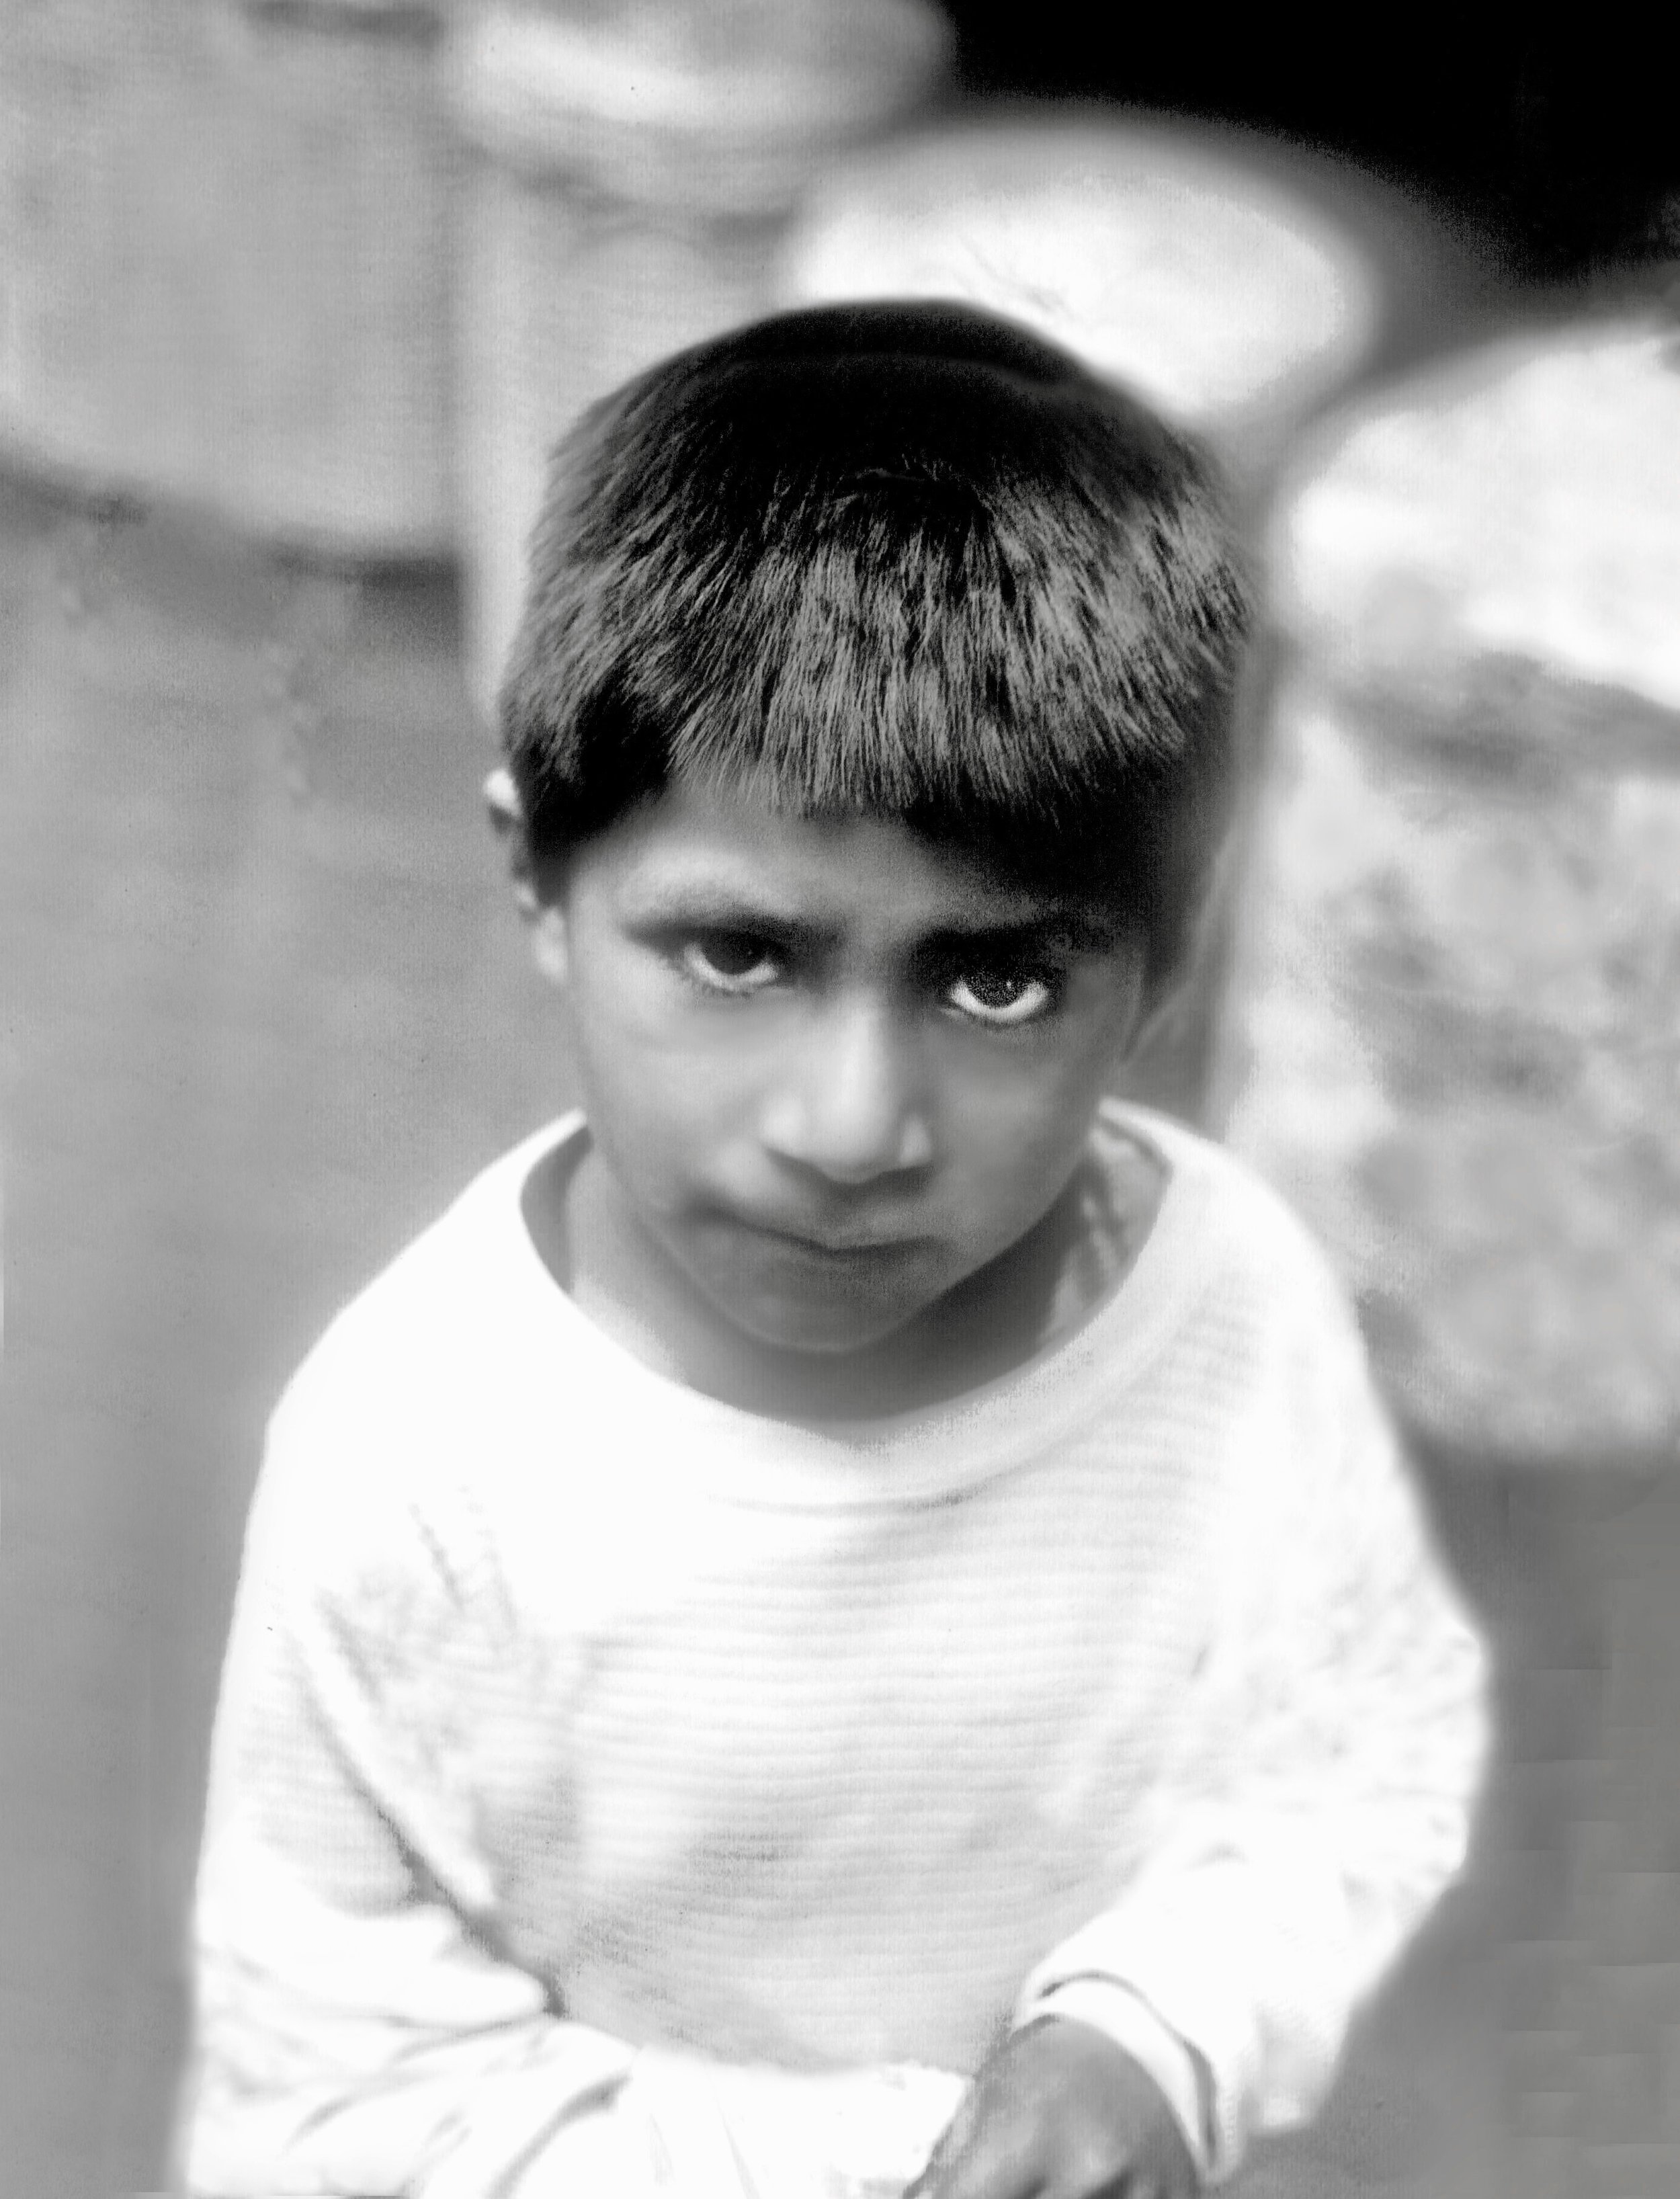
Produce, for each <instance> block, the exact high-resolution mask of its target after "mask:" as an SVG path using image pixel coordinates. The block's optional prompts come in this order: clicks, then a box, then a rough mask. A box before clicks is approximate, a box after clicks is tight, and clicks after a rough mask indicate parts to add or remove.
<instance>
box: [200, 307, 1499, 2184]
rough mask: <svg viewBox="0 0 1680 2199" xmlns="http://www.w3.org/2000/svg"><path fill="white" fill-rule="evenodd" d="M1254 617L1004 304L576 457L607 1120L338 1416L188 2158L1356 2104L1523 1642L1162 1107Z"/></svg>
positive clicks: (578, 889)
mask: <svg viewBox="0 0 1680 2199" xmlns="http://www.w3.org/2000/svg"><path fill="white" fill-rule="evenodd" d="M1244 626H1245V592H1244V586H1243V583H1242V580H1241V578H1240V570H1239V566H1238V562H1237V560H1236V558H1235V557H1234V551H1233V548H1232V545H1231V542H1230V539H1229V536H1228V531H1227V529H1226V527H1225V525H1224V523H1223V522H1222V519H1221V516H1220V509H1219V505H1218V504H1217V501H1216V497H1215V494H1214V493H1213V490H1212V488H1211V487H1210V482H1209V480H1208V477H1207V475H1206V474H1205V471H1204V470H1203V468H1202V466H1201V464H1200V463H1199V460H1198V459H1197V458H1196V457H1195V456H1194V454H1193V452H1191V451H1189V450H1188V449H1187V447H1185V446H1183V445H1182V444H1181V442H1180V441H1179V440H1177V439H1176V438H1175V437H1174V436H1172V435H1170V434H1169V433H1168V432H1167V431H1166V430H1165V429H1164V428H1163V427H1162V426H1161V425H1160V424H1159V423H1157V422H1156V421H1154V420H1153V419H1152V418H1151V417H1148V416H1147V415H1146V414H1145V413H1143V412H1142V411H1140V410H1139V409H1138V408H1137V407H1136V406H1135V405H1132V404H1131V403H1130V402H1129V401H1128V400H1124V399H1123V398H1121V397H1120V396H1118V395H1117V394H1114V393H1113V392H1111V391H1110V390H1108V389H1107V388H1105V387H1104V386H1102V385H1100V384H1099V383H1097V382H1094V381H1093V380H1092V379H1091V378H1089V377H1088V376H1086V375H1085V374H1084V373H1083V371H1082V370H1080V369H1079V368H1078V367H1076V365H1074V364H1073V363H1072V362H1071V361H1070V360H1069V359H1065V358H1064V357H1063V356H1061V355H1060V354H1059V353H1056V352H1054V351H1052V350H1050V349H1048V348H1047V347H1044V346H1043V345H1041V344H1040V343H1039V342H1037V341H1035V340H1034V339H1032V338H1030V337H1029V336H1028V335H1025V334H1024V332H1022V331H1020V330H1015V329H1012V328H1011V327H1009V326H1008V325H1006V324H1001V323H999V322H996V321H994V320H992V319H990V318H986V317H983V316H981V315H978V314H976V313H972V312H966V311H964V310H961V309H959V308H955V307H942V306H924V307H911V306H874V307H859V308H846V309H838V310H828V311H820V312H810V313H804V314H799V315H792V316H788V317H785V318H780V319H778V320H774V321H771V322H767V323H765V324H761V325H759V326H757V327H755V328H753V329H749V330H744V331H741V332H738V333H737V334H736V335H732V336H729V337H726V338H725V339H722V340H721V341H717V342H715V343H713V344H710V345H708V346H705V347H701V348H699V349H697V350H695V351H692V352H691V353H687V354H685V355H684V356H683V357H681V358H679V359H674V360H673V361H670V362H668V363H667V364H666V365H663V366H662V367H660V368H659V369H657V370H655V371H653V372H651V373H650V374H649V375H647V376H644V377H643V378H642V379H641V380H640V381H639V382H636V383H634V384H633V385H632V386H631V387H630V388H628V389H627V390H626V391H624V392H621V394H619V395H618V396H617V397H616V398H615V399H613V400H610V401H609V402H608V403H607V404H605V405H604V406H602V407H599V408H598V410H597V411H596V412H595V413H594V414H592V416H591V417H589V418H588V419H587V420H586V422H585V423H583V425H582V427H581V428H580V429H579V430H578V432H577V433H576V434H575V435H574V436H573V438H572V439H571V441H570V443H569V446H568V447H567V448H566V449H565V450H564V451H563V453H562V457H561V460H560V463H559V464H557V470H556V472H555V475H554V481H553V486H552V489H551V495H550V499H549V503H548V506H547V510H546V513H545V518H544V520H543V522H542V523H541V525H540V528H539V530H538V534H537V537H536V540H535V541H534V551H533V577H532V583H531V589H530V594H529V598H528V608H527V612H526V616H525V621H524V625H523V627H522V632H521V634H520V636H519V638H518V639H517V641H516V645H515V648H514V651H513V656H512V661H511V664H510V670H509V673H508V675H507V680H506V683H505V690H504V697H503V720H504V728H505V738H506V743H507V751H508V769H507V771H506V773H502V774H499V775H498V776H497V778H496V779H494V780H493V801H494V806H495V808H496V810H497V813H498V815H499V820H500V822H501V825H502V827H503V829H504V831H505V832H506V833H507V834H508V835H509V836H510V840H511V843H512V847H513V852H514V859H515V868H516V877H517V880H518V887H519V894H520V898H521V902H522V907H523V908H524V911H525V913H526V914H527V916H528V919H529V920H530V923H531V925H532V927H533V932H534V942H535V948H536V952H537V955H538V959H539V961H540V965H541V966H542V968H543V969H544V970H545V972H546V973H547V975H548V976H549V977H551V979H552V980H553V982H554V983H555V985H556V987H557V990H558V993H559V995H560V998H561V1000H562V1001H563V1006H564V1010H565V1014H566V1019H567V1024H568V1028H569V1041H570V1045H571V1047H572V1050H573V1059H575V1064H576V1069H577V1073H578V1076H579V1079H580V1088H581V1090H582V1092H583V1094H584V1097H585V1102H586V1104H585V1107H584V1110H583V1112H582V1114H581V1115H580V1116H579V1117H575V1118H571V1119H569V1120H567V1121H565V1122H563V1123H560V1124H558V1125H557V1126H555V1127H553V1128H551V1129H548V1130H545V1131H544V1132H543V1133H541V1134H540V1135H539V1136H538V1137H536V1138H534V1139H533V1140H530V1141H529V1142H528V1143H527V1144H526V1145H524V1146H522V1147H521V1148H519V1149H518V1150H517V1151H516V1152H514V1153H513V1154H511V1155H510V1156H508V1157H507V1158H505V1160H503V1161H502V1162H500V1163H499V1164H497V1165H496V1166H494V1167H493V1168H492V1169H490V1170H489V1171H488V1172H487V1174H486V1175H484V1176H482V1177H481V1178H480V1179H479V1181H477V1182H476V1183H475V1185H474V1186H473V1187H471V1188H470V1190H469V1191H468V1192H467V1193H466V1194H465V1195H464V1198H463V1199H461V1201H460V1202H459V1203H458V1204H457V1205H456V1206H455V1207H454V1208H453V1209H452V1210H451V1211H450V1212H449V1213H448V1214H447V1215H446V1216H445V1217H444V1218H443V1220H442V1221H441V1222H439V1223H438V1224H437V1225H436V1226H435V1228H433V1229H432V1230H430V1231H429V1232H428V1233H427V1234H426V1235H424V1236H423V1238H422V1239H420V1240H419V1241H418V1242H417V1244H416V1245H413V1246H412V1247H411V1249H410V1250H409V1251H408V1252H407V1253H405V1255H404V1256H403V1257H401V1258H400V1260H398V1261H397V1262H396V1263H395V1264H394V1266H393V1267H392V1268H391V1269H389V1270H388V1272H387V1274H385V1275H384V1276H382V1278H381V1279H380V1280H378V1281H377V1282H376V1283H375V1284H374V1286H372V1288H371V1289H370V1290H369V1291H368V1292H365V1294H364V1296H363V1297H362V1298H360V1299H359V1301H358V1303H357V1304H354V1305H353V1306H352V1307H351V1309H349V1310H348V1311H347V1313H345V1314H344V1315H341V1317H340V1319H339V1320H338V1321H337V1322H335V1325H334V1326H333V1327H332V1328H331V1329H330V1331H329V1333H328V1334H327V1336H326V1337H325V1339H324V1340H323V1342H322V1343H321V1344H319V1345H318V1347H317V1349H316V1350H315V1352H314V1353H313V1354H312V1356H311V1358H310V1360H309V1361H308V1362H306V1366H305V1368H304V1369H303V1370H302V1372H301V1373H300V1375H299V1376H298V1377H297V1378H296V1379H295V1382H294V1383H293V1385H292V1386H291V1388H290V1389H289V1392H288V1394H287V1396H286V1397H285V1398H284V1400H283V1403H282V1404H281V1406H280V1408H279V1409H278V1411H277V1414H276V1416H275V1419H274V1421H273V1423H272V1426H271V1432H270V1439H269V1447H268V1451H267V1455H266V1458H265V1466H264V1471H263V1475H262V1478H261V1481H260V1487H259V1492H258V1496H257V1498H256V1502H255V1504H254V1511H253V1515H252V1520H251V1525H250V1529H249V1534H248V1544H247V1552H246V1560H245V1568H244V1572H243V1574H242V1581H241V1587H240V1592H239V1597H238V1603H237V1607H236V1615H235V1620H234V1629H233V1638H232V1643H231V1647H230V1654H229V1660H228V1665H227V1671H226V1675H225V1683H224V1694H223V1701H222V1706H221V1710H220V1713H219V1723H218V1731H217V1737H216V1742H215V1749H214V1760H213V1776H212V1794H211V1803H210V1811H209V1817H208V1822H207V1831H206V1841H205V1854H204V1862H203V1867H202V1872H201V1887H200V1906H199V1945H200V1958H199V1959H200V1969H199V1979H200V2008H199V2040H198V2051H197V2056H196V2078H195V2090H194V2100H193V2107H192V2111H191V2114H190V2120H189V2125H188V2138H189V2145H188V2176H189V2181H190V2187H191V2189H193V2190H195V2191H198V2192H202V2193H206V2194H218V2195H232V2194H236V2193H277V2192H284V2193H304V2192H332V2193H361V2194H395V2193H401V2194H404V2195H413V2199H422V2195H423V2199H490V2195H496V2199H558V2195H563V2194H565V2195H571V2194H577V2195H580V2199H621V2195H622V2196H623V2199H632V2195H644V2194H650V2193H653V2192H656V2191H663V2190H668V2191H670V2192H672V2193H674V2194H677V2195H682V2199H741V2196H742V2195H752V2194H760V2195H762V2199H895V2195H896V2194H897V2193H899V2192H901V2191H902V2190H905V2189H906V2188H907V2187H911V2188H913V2190H915V2192H916V2193H917V2194H918V2195H919V2199H1030V2195H1041V2199H1096V2195H1098V2194H1125V2195H1129V2199H1143V2195H1153V2199H1188V2195H1190V2194H1191V2193H1193V2191H1195V2190H1197V2189H1199V2186H1200V2184H1202V2182H1203V2181H1205V2180H1206V2179H1218V2178H1221V2177H1222V2176H1224V2175H1226V2174H1228V2173H1229V2172H1230V2171H1231V2170H1232V2169H1233V2167H1234V2166H1235V2165H1236V2163H1237V2161H1239V2160H1240V2157H1241V2155H1242V2152H1243V2149H1244V2147H1245V2144H1246V2142H1247V2139H1248V2138H1249V2136H1250V2135H1251V2133H1252V2132H1254V2131H1256V2130H1258V2129H1263V2128H1267V2127H1273V2126H1282V2125H1286V2124H1287V2123H1289V2122H1291V2121H1294V2120H1299V2119H1300V2118H1301V2117H1303V2116H1304V2115H1307V2114H1310V2113H1311V2111H1312V2110H1313V2109H1314V2107H1315V2105H1316V2103H1318V2101H1319V2100H1320V2098H1321V2096H1322V2094H1323V2092H1324V2091H1325V2089H1326V2086H1327V2083H1328V2080H1329V2078H1330V2075H1331V2073H1332V2071H1333V2065H1334V2062H1335V2059H1336V2056H1337V2054H1338V2051H1339V2046H1340V2044H1341V2041H1342V2039H1343V2036H1344V2033H1345V2028H1346V2026H1347V2023H1348V2021H1349V2017H1350V2013H1351V2011H1352V2010H1353V2009H1354V2008H1355V2007H1356V2005H1357V2004H1358V2003H1359V2002H1360V2001H1361V1999H1362V1998H1363V1997H1364V1996H1365V1995H1366V1994H1367V1993H1368V1991H1369V1990H1370V1988H1371V1987H1372V1986H1373V1985H1374V1983H1375V1982H1376V1981H1377V1980H1378V1979H1379V1978H1380V1976H1381V1975H1382V1974H1383V1973H1384V1972H1385V1969H1386V1968H1387V1967H1388V1966H1389V1965H1390V1963H1391V1961H1392V1959H1393V1957H1394V1956H1395V1954H1396V1952H1397V1950H1398V1948H1399V1947H1400V1946H1401V1945H1402V1944H1403V1941H1404V1940H1405V1939H1406V1938H1407V1937H1408V1935H1409V1934H1410V1932H1411V1931H1412V1930H1413V1928H1415V1925H1416V1924H1417V1922H1419V1920H1420V1917H1421V1916H1422V1915H1423V1914H1424V1912H1425V1911H1426V1909H1427V1907H1428V1906H1429V1904H1431V1902H1432V1900H1433V1899H1434V1898H1435V1896H1436V1895H1437V1894H1438V1892H1439V1891H1440V1890H1441V1889H1442V1887H1444V1885H1445V1884H1446V1883H1447V1882H1448V1881H1449V1880H1450V1878H1451V1877H1452V1875H1454V1873H1455V1871H1456V1870H1457V1869H1458V1868H1459V1866H1460V1864H1461V1861H1462V1858H1463V1856H1464V1852H1465V1844H1466V1838H1467V1817H1468V1812H1469V1810H1470V1807H1471V1805H1472V1801H1473V1791H1474V1788H1475V1785H1476V1782H1477V1779H1478V1776H1479V1766H1480V1762H1481V1758H1482V1753H1483V1747H1484V1739H1485V1734H1484V1723H1483V1709H1482V1689H1483V1665H1482V1658H1481V1653H1480V1650H1479V1645H1478V1643H1477V1641H1476V1639H1475V1636H1473V1632H1472V1631H1471V1630H1470V1628H1469V1627H1468V1625H1467V1623H1466V1621H1465V1619H1464V1618H1463V1617H1462V1615H1461V1612H1460V1610H1459V1608H1458V1606H1457V1604H1456V1602H1455V1599H1454V1597H1453V1595H1452V1594H1451V1593H1450V1590H1449V1589H1448V1588H1447V1586H1446V1585H1445V1583H1444V1580H1443V1578H1442V1577H1441V1575H1440V1573H1439V1572H1438V1568H1437V1565H1436V1562H1435V1560H1434V1559H1433V1557H1432V1554H1431V1550H1430V1548H1429V1545H1428V1542H1427V1538H1426V1534H1425V1532H1424V1531H1423V1528H1422V1526H1421V1524H1420V1519H1419V1515H1418V1512H1417V1509H1416V1507H1415V1502H1414V1499H1413V1496H1412V1494H1411V1491H1410V1489H1409V1484H1408V1482H1407V1480H1406V1479H1405V1477H1404V1474H1403V1470H1402V1468H1401V1467H1400V1465H1399V1464H1398V1462H1397V1457H1396V1454H1395V1450H1394V1447H1393V1444H1392V1442H1391V1438H1390V1436H1389V1433H1388V1432H1387V1430H1386V1427H1385V1424H1384V1422H1383V1420H1382V1417H1381V1415H1380V1412H1379V1410H1378V1409H1377V1407H1376V1405H1375V1403H1374V1401H1373V1397H1372V1393H1371V1390H1370V1386H1369V1384H1368V1376H1367V1374H1366V1370H1365V1366H1364V1362H1363V1359H1362V1353H1361V1350H1360V1347H1359V1344H1358V1339H1357V1336H1356V1330H1355V1328H1354V1326H1353V1324H1352V1321H1351V1320H1350V1315H1349V1314H1348V1312H1347V1311H1346V1309H1345V1307H1344V1305H1343V1304H1342V1302H1341V1300H1340V1298H1339V1296H1338V1294H1337V1292H1336V1291H1335V1289H1334V1288H1333V1286H1332V1284H1331V1283H1330V1282H1329V1280H1327V1274H1326V1272H1325V1269H1324V1267H1323V1265H1322V1263H1321V1260H1320V1259H1319V1257H1318V1256H1317V1255H1316V1253H1315V1251H1313V1250H1312V1248H1311V1247H1310V1245H1308V1244H1307V1243H1306V1242H1305V1241H1304V1238H1303V1236H1302V1234H1301V1232H1300V1231H1299V1229H1298V1228H1297V1226H1296V1225H1295V1224H1294V1223H1293V1222H1292V1220H1291V1219H1290V1218H1289V1217H1288V1216H1287V1215H1286V1213H1285V1212H1283V1211H1282V1210H1281V1209H1280V1206H1279V1205H1278V1204H1277V1203H1276V1202H1275V1200H1274V1199H1273V1198H1272V1197H1271V1196H1270V1195H1269V1193H1267V1192H1266V1191H1265V1190H1264V1189H1263V1187H1261V1186H1259V1185H1258V1184H1257V1182H1256V1181H1253V1180H1252V1178H1251V1177H1250V1176H1249V1175H1247V1174H1246V1173H1245V1171H1243V1170H1242V1169H1240V1167H1239V1166H1238V1165H1237V1164H1235V1163H1234V1162H1233V1161H1232V1160H1230V1159H1229V1158H1226V1157H1224V1156H1222V1154H1221V1153H1219V1152H1217V1151H1216V1149H1214V1148H1213V1147H1211V1146H1209V1145H1208V1144H1206V1143H1205V1142H1204V1141H1203V1140H1200V1139H1199V1138H1197V1137H1195V1136H1193V1135H1192V1134H1190V1133H1189V1132H1188V1131H1187V1130H1185V1129H1181V1128H1179V1127H1177V1126H1175V1124H1173V1123H1170V1122H1169V1121H1167V1120H1164V1119H1163V1118H1159V1117H1155V1116H1153V1115H1151V1114H1147V1113H1146V1112H1144V1111H1139V1110H1135V1109H1131V1108H1128V1107H1126V1106H1123V1105H1119V1104H1117V1103H1116V1102H1114V1101H1112V1100H1104V1099H1103V1097H1102V1094H1103V1093H1104V1091H1105V1088H1106V1086H1107V1084H1108V1082H1110V1081H1111V1072H1112V1070H1113V1069H1114V1066H1115V1065H1116V1063H1117V1061H1118V1060H1119V1059H1121V1058H1122V1057H1123V1055H1124V1053H1125V1051H1126V1048H1127V1047H1128V1046H1129V1043H1130V1042H1131V1041H1132V1040H1133V1038H1134V1036H1135V1033H1136V1031H1137V1030H1138V1028H1139V1025H1140V1022H1141V1020H1142V1019H1143V1018H1144V1017H1145V1016H1146V1014H1147V1013H1148V1012H1150V1010H1151V1008H1152V1006H1153V1005H1154V1004H1155V1003H1156V1002H1157V1001H1158V1000H1160V999H1161V998H1162V996H1163V995H1164V989H1165V988H1166V986H1167V984H1168V983H1169V981H1170V977H1171V976H1172V973H1173V972H1174V971H1175V968H1176V967H1177V966H1178V965H1179V964H1180V962H1181V958H1182V955H1183V953H1184V949H1185V942H1186V940H1187V936H1188V934H1189V931H1190V928H1191V925H1192V924H1193V919H1194V914H1195V910H1196V905H1197V896H1198V893H1199V889H1200V886H1201V884H1202V882H1203V880H1204V879H1205V874H1206V871H1207V867H1208V865H1209V862H1210V858H1211V853H1212V850H1213V848H1214V846H1215V845H1216V839H1217V827H1218V825H1219V823H1220V820H1221V818H1222V813H1223V809H1224V807H1225V804H1226V800H1227V796H1228V790H1229V786H1230V783H1231V779H1232V776H1233V767H1232V761H1231V759H1230V757H1229V755H1228V748H1229V744H1230V722H1231V707H1230V706H1231V696H1232V690H1233V685H1234V680H1235V678H1236V674H1237V668H1238V662H1239V657H1240V645H1241V639H1242V633H1243V629H1244Z"/></svg>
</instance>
